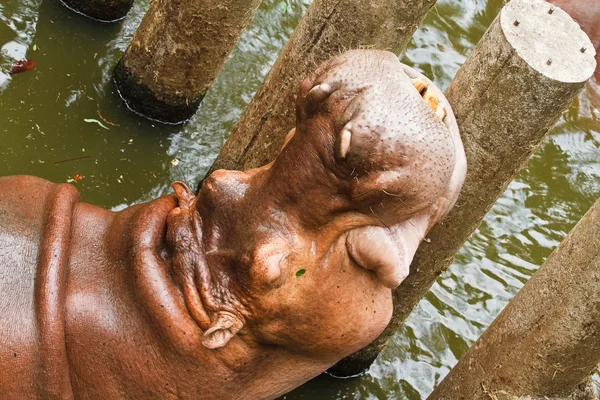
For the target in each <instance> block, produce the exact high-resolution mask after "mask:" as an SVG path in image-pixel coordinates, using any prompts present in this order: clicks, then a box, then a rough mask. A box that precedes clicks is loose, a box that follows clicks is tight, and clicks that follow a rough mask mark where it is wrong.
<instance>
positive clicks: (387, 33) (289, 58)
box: [211, 0, 435, 171]
mask: <svg viewBox="0 0 600 400" xmlns="http://www.w3.org/2000/svg"><path fill="white" fill-rule="evenodd" d="M433 4H435V0H403V1H388V0H314V1H313V2H312V4H311V5H310V6H309V8H308V10H307V12H306V15H305V16H304V18H302V20H301V21H300V23H299V24H298V27H297V28H296V30H295V31H294V33H293V34H292V36H291V38H290V40H289V41H288V42H287V44H286V45H285V47H284V48H283V50H282V52H281V54H280V55H279V58H278V59H277V61H276V62H275V65H273V68H271V71H270V72H269V74H268V75H267V77H266V78H265V80H264V82H263V84H262V85H261V87H260V88H259V89H258V92H257V93H256V95H255V96H254V98H253V99H252V102H251V103H250V105H248V108H247V109H246V111H245V112H244V114H243V115H242V117H241V119H240V121H239V122H238V124H237V126H236V127H235V128H234V130H233V132H232V133H231V135H230V136H229V138H228V139H227V142H226V143H225V145H224V147H223V149H221V152H220V154H219V156H218V158H217V160H216V161H215V163H214V164H213V167H212V169H211V171H212V170H215V169H220V168H224V169H237V170H246V169H249V168H254V167H259V166H261V165H264V164H266V163H268V162H271V161H272V160H273V159H274V158H275V156H276V155H277V153H278V152H279V149H280V148H281V145H282V144H283V140H284V139H285V136H286V134H287V133H288V132H289V131H290V129H291V128H293V127H294V125H295V122H296V108H295V104H296V103H295V99H296V93H297V92H298V88H299V87H300V83H301V82H302V80H303V79H304V78H305V77H306V76H307V75H308V74H309V73H311V72H312V71H314V69H315V68H316V67H317V66H318V65H319V64H321V63H322V62H323V61H326V60H328V59H330V58H332V57H334V56H336V55H338V54H339V53H341V52H343V51H345V50H350V49H356V48H361V47H368V48H375V49H382V50H390V51H393V52H395V53H396V54H399V53H400V52H401V51H403V50H404V49H405V47H406V45H407V44H408V42H409V41H410V38H411V37H412V35H413V33H414V32H415V30H416V29H417V27H418V26H419V24H420V23H421V21H422V20H423V18H425V15H426V14H427V12H428V11H429V9H430V8H431V7H432V6H433Z"/></svg>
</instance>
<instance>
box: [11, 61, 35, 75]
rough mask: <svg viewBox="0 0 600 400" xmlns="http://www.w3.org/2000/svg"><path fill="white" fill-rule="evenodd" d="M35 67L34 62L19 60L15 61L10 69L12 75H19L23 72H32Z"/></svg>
mask: <svg viewBox="0 0 600 400" xmlns="http://www.w3.org/2000/svg"><path fill="white" fill-rule="evenodd" d="M34 66H35V61H33V60H19V61H15V62H14V63H13V64H12V66H11V67H10V74H11V75H14V74H19V73H21V72H25V71H30V70H32V69H33V67H34Z"/></svg>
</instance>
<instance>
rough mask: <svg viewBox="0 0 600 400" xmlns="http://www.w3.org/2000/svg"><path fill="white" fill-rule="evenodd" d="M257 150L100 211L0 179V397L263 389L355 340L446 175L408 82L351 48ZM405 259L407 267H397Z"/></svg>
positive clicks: (453, 152)
mask: <svg viewBox="0 0 600 400" xmlns="http://www.w3.org/2000/svg"><path fill="white" fill-rule="evenodd" d="M296 110H297V122H296V126H295V128H294V129H292V131H291V132H290V133H289V134H288V136H287V138H286V143H285V145H284V146H283V148H282V149H281V152H280V153H279V155H278V156H277V157H276V159H275V160H274V161H273V162H271V163H270V164H268V165H266V166H264V167H261V168H256V169H251V170H248V171H245V172H240V171H227V170H217V171H215V172H213V173H212V174H211V175H210V176H209V177H208V178H206V179H205V180H204V181H203V183H202V185H201V188H200V190H199V191H198V193H197V195H196V194H194V193H193V192H192V191H191V190H190V189H189V188H188V186H186V185H185V184H184V183H182V182H175V183H173V184H172V187H173V193H171V194H167V195H164V196H162V197H159V198H158V199H156V200H153V201H150V202H148V203H145V204H138V205H133V206H131V207H129V208H126V209H124V210H122V211H119V212H112V211H109V210H106V209H102V208H99V207H96V206H94V205H91V204H87V203H84V202H82V201H81V200H80V197H79V194H78V192H77V190H76V189H75V187H74V186H72V185H69V184H55V183H51V182H48V181H46V180H43V179H41V178H36V177H30V176H10V177H4V178H0V315H1V317H0V343H1V345H0V349H1V351H0V393H2V398H3V399H20V400H22V399H33V398H38V399H41V398H43V399H74V398H85V399H125V398H127V399H132V398H137V399H140V398H144V399H170V398H181V399H188V398H193V399H211V400H215V399H271V398H274V397H277V396H278V395H281V394H283V393H285V392H287V391H289V390H291V389H292V388H294V387H296V386H299V385H300V384H302V383H303V382H305V381H307V380H308V379H310V378H312V377H314V376H316V375H318V374H319V373H321V372H323V371H324V370H326V369H327V368H328V367H330V366H332V365H333V364H335V363H336V362H337V361H338V360H340V359H341V358H343V357H345V356H347V355H349V354H351V353H353V352H355V351H357V350H359V349H360V348H361V347H363V346H365V345H367V344H368V343H369V342H370V341H372V340H373V339H375V338H376V337H377V336H378V335H379V334H380V332H382V330H383V329H384V328H385V326H386V325H387V324H388V322H389V319H390V317H391V314H392V298H391V295H392V292H391V289H392V288H395V287H396V286H398V285H399V283H400V282H402V280H403V279H404V278H405V277H406V276H407V274H408V273H409V265H410V263H411V260H412V257H413V255H414V253H415V251H416V249H417V247H418V246H419V244H420V243H421V241H422V240H423V239H424V237H425V235H426V234H427V232H428V231H429V229H431V227H432V226H433V225H434V224H435V223H436V222H437V221H438V220H440V219H441V218H442V217H443V216H444V215H445V214H446V213H447V212H448V211H449V210H450V208H451V207H452V206H453V204H454V202H455V201H456V198H457V196H458V193H459V190H460V188H461V185H462V183H463V180H464V177H465V171H466V161H465V154H464V150H463V146H462V142H461V138H460V136H459V132H458V129H457V125H456V120H455V118H454V115H453V113H452V109H451V108H450V106H449V104H448V102H447V100H446V98H445V97H444V95H443V94H442V93H441V91H440V90H439V89H438V88H437V87H435V85H434V84H433V83H431V82H430V81H429V80H428V79H427V78H425V77H424V76H422V75H420V74H419V73H417V72H415V71H414V70H412V69H410V68H408V67H406V66H404V65H402V64H401V63H400V62H399V61H398V58H397V57H396V56H395V55H394V54H392V53H389V52H385V51H375V50H355V51H350V52H347V53H344V54H342V55H340V56H338V57H336V58H334V59H332V60H330V61H328V62H326V63H324V64H323V65H321V66H320V67H319V68H318V69H317V70H316V71H315V72H314V73H312V74H311V75H310V76H308V77H307V78H306V79H305V80H304V81H303V82H302V84H301V87H300V89H299V92H298V96H297V102H296ZM416 273H418V272H416Z"/></svg>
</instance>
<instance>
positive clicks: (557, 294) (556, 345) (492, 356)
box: [429, 200, 600, 400]
mask: <svg viewBox="0 0 600 400" xmlns="http://www.w3.org/2000/svg"><path fill="white" fill-rule="evenodd" d="M599 363H600V200H599V201H597V202H596V204H594V205H593V206H592V208H591V209H590V211H588V213H587V214H586V215H585V216H584V217H583V219H582V220H581V221H580V222H579V223H578V224H577V225H576V226H575V228H573V230H572V231H571V232H570V233H569V235H568V236H567V237H566V239H565V240H564V241H563V242H562V243H561V244H560V245H559V246H558V247H557V248H556V250H554V252H553V253H552V254H551V255H550V257H548V259H547V260H546V262H545V263H544V265H542V267H541V268H540V269H539V270H538V271H537V272H536V273H535V274H534V275H533V277H532V278H531V279H530V280H529V281H528V282H527V283H526V284H525V286H524V287H523V288H522V289H521V291H520V292H519V293H518V294H517V295H516V296H515V297H514V298H513V299H512V301H511V302H510V303H509V304H508V306H506V308H505V309H504V310H503V311H502V313H500V315H499V316H498V318H496V320H495V321H494V322H493V323H492V325H490V327H489V328H488V329H487V330H486V331H485V333H484V334H483V335H482V336H481V337H480V338H479V340H478V341H477V342H476V343H475V344H474V345H473V346H472V347H471V349H469V351H468V352H467V354H465V355H464V357H463V358H462V359H461V360H460V361H459V363H458V364H457V365H456V366H455V367H454V368H453V369H452V371H450V373H449V374H448V376H446V378H445V379H444V380H443V381H442V383H441V384H440V385H439V386H438V388H437V389H436V390H435V391H434V392H433V394H431V396H430V397H429V400H442V399H448V400H450V399H452V400H461V399H465V400H466V399H469V400H475V399H481V400H488V399H490V398H494V397H493V396H494V395H496V394H497V393H501V392H503V393H508V394H509V395H510V396H513V397H515V398H519V396H536V397H538V396H539V397H542V398H543V396H546V397H547V398H548V397H549V398H564V399H566V398H569V396H575V397H571V398H577V399H590V400H591V399H595V396H593V392H592V393H587V395H589V397H588V396H587V395H586V393H585V387H586V383H587V380H588V379H589V377H590V375H591V374H592V373H593V372H594V371H596V369H597V368H598V364H599ZM577 396H578V397H577ZM504 397H506V394H505V395H504Z"/></svg>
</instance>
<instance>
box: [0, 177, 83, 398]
mask: <svg viewBox="0 0 600 400" xmlns="http://www.w3.org/2000/svg"><path fill="white" fill-rule="evenodd" d="M78 200H79V196H78V193H77V191H76V190H75V189H74V188H73V187H72V186H71V185H57V184H53V183H51V182H48V181H46V180H43V179H40V178H35V177H30V176H12V177H4V178H0V392H1V393H2V398H7V399H12V398H15V399H16V398H19V399H23V398H27V397H24V394H28V395H29V396H30V398H49V397H52V398H70V397H71V396H70V394H69V393H70V384H69V382H68V379H69V378H68V368H58V369H57V368H47V365H48V364H49V363H53V364H55V365H56V363H65V364H66V362H67V360H66V352H65V346H64V343H65V340H64V310H63V307H64V301H62V300H63V296H64V280H65V268H66V266H65V263H66V261H67V260H66V258H67V254H68V251H67V250H68V249H67V246H68V239H69V233H70V225H71V222H70V221H71V219H72V215H73V212H72V210H73V207H74V206H75V204H76V203H77V202H78ZM40 249H44V250H43V251H40ZM57 339H58V340H57ZM61 339H62V340H61ZM57 343H58V344H59V345H57ZM65 367H66V365H65ZM57 370H62V371H64V373H63V375H64V376H56V375H57V374H56V372H54V371H57ZM51 371H52V372H51ZM55 379H57V381H55ZM64 385H68V386H66V387H65V386H64Z"/></svg>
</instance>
